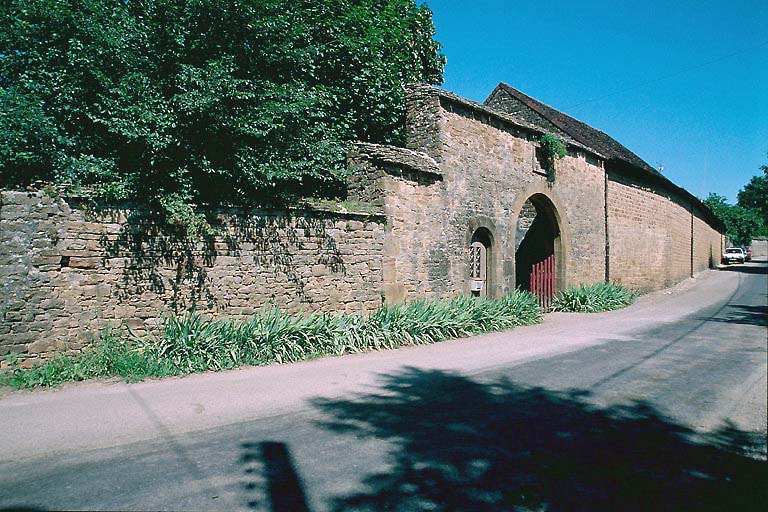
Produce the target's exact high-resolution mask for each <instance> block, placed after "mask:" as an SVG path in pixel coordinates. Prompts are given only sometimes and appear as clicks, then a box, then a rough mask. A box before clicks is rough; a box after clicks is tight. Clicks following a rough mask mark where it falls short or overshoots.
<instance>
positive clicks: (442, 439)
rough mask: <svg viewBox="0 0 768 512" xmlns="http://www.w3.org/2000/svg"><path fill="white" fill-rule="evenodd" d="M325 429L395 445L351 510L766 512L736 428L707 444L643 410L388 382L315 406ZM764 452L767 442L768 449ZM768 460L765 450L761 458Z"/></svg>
mask: <svg viewBox="0 0 768 512" xmlns="http://www.w3.org/2000/svg"><path fill="white" fill-rule="evenodd" d="M315 406H316V407H317V408H318V409H320V410H321V411H322V412H323V413H324V414H325V415H327V417H328V419H327V421H325V422H324V423H323V425H324V427H326V428H328V429H330V430H332V431H335V432H345V433H348V434H352V435H355V436H366V437H373V438H379V439H385V440H388V441H390V442H392V443H393V444H394V445H395V446H396V449H394V450H393V451H392V452H391V454H390V457H391V460H389V462H390V463H391V470H389V471H387V472H384V473H377V474H369V475H365V476H364V479H363V480H362V487H361V488H360V490H359V492H356V493H353V494H350V495H346V496H341V497H338V499H336V500H335V502H334V506H333V510H335V511H337V512H347V511H381V510H388V511H410V510H445V511H448V510H451V511H453V510H456V511H475V510H477V511H480V510H482V511H489V510H494V511H562V510H566V511H571V510H579V511H581V510H589V511H603V510H604V511H616V510H630V511H633V510H638V511H640V510H642V511H649V510H685V511H690V510H713V511H714V510H717V511H723V510H763V509H764V508H763V507H764V506H765V504H766V501H767V500H766V489H765V485H764V484H765V482H766V463H765V462H764V461H758V460H754V459H752V458H750V457H747V456H746V455H745V453H747V452H749V451H751V450H752V451H754V450H756V447H755V446H753V445H754V439H753V438H752V437H750V436H749V435H747V434H745V433H742V432H739V431H738V430H737V429H735V428H733V427H732V426H730V427H726V428H723V429H721V430H720V431H718V432H716V433H713V434H711V435H707V436H705V437H701V436H696V435H695V434H694V432H692V431H691V430H689V429H688V428H686V427H684V426H682V425H679V424H676V423H674V422H673V421H671V420H670V419H668V418H665V417H664V416H663V415H661V414H660V413H659V412H658V411H657V410H655V409H654V408H653V407H652V406H651V405H649V404H647V403H643V402H634V403H631V404H629V405H624V406H612V407H599V406H596V405H594V404H592V403H590V395H589V394H588V393H587V392H553V391H548V390H545V389H541V388H528V387H522V386H519V385H516V384H514V383H513V382H511V381H509V380H507V379H506V378H499V379H497V380H496V381H494V382H491V383H483V382H478V381H475V380H473V379H470V378H467V377H464V376H460V375H455V374H452V373H446V372H442V371H422V370H417V369H408V370H405V371H403V372H402V373H398V374H394V375H389V376H385V377H383V387H382V388H381V391H380V392H377V393H373V394H366V395H360V396H357V397H354V398H353V399H349V400H329V399H322V400H316V401H315ZM763 443H764V440H763ZM758 451H759V449H758Z"/></svg>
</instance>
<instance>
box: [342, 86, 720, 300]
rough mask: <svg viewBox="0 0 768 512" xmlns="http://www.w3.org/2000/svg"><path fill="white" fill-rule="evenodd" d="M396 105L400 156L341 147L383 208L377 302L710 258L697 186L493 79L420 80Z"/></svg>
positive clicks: (648, 270) (574, 280)
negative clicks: (403, 122)
mask: <svg viewBox="0 0 768 512" xmlns="http://www.w3.org/2000/svg"><path fill="white" fill-rule="evenodd" d="M408 112H409V113H408V141H407V146H408V148H409V149H411V150H412V151H414V152H413V153H412V154H409V155H408V156H409V158H402V157H398V155H397V154H395V153H391V152H390V150H389V149H387V148H382V147H376V146H371V145H358V146H357V148H356V151H355V152H353V154H352V155H351V165H353V166H355V167H356V168H358V169H360V172H359V173H358V174H357V175H356V176H357V177H358V179H361V180H364V181H365V183H366V186H367V188H368V189H375V192H373V193H372V192H371V191H370V190H369V191H368V192H367V193H368V196H362V195H361V196H360V198H361V199H369V198H371V197H378V198H380V199H379V201H380V202H381V203H382V205H383V206H384V212H385V214H386V218H387V230H386V239H385V243H384V255H383V274H384V276H383V277H384V289H385V297H386V299H387V300H389V301H395V302H396V301H401V300H407V299H409V298H415V297H423V296H444V295H455V294H459V293H470V292H472V291H473V290H472V289H473V288H475V289H476V290H475V291H474V292H475V293H479V294H482V295H490V296H498V295H501V294H503V293H505V292H507V291H509V290H512V289H514V288H518V287H522V288H527V289H528V288H531V287H532V286H534V283H532V282H531V279H532V270H539V273H540V274H541V273H542V272H541V269H536V267H537V266H541V264H542V263H543V262H545V261H548V262H549V265H548V266H547V267H545V269H544V270H545V271H544V272H543V274H544V275H543V277H544V280H545V281H546V280H547V279H548V280H550V283H548V284H547V283H545V286H543V291H545V292H546V291H550V292H551V291H554V292H557V291H558V290H561V289H563V288H564V287H567V286H570V285H576V284H581V283H585V284H588V283H595V282H599V281H603V280H606V281H615V282H618V283H622V284H624V285H626V286H628V287H630V288H633V289H636V290H638V291H650V290H654V289H659V288H663V287H665V286H668V285H671V284H673V283H675V282H678V281H680V280H682V279H684V278H686V277H689V276H692V275H694V274H695V273H696V272H698V271H701V270H704V269H706V268H709V267H711V266H714V265H715V264H716V263H717V260H718V259H719V257H720V253H721V247H722V243H723V238H722V232H723V230H724V229H723V226H722V224H721V223H720V221H719V220H717V219H716V218H715V217H714V216H713V215H712V213H711V212H710V211H709V209H708V208H707V207H706V206H704V205H703V204H702V203H701V202H700V201H699V200H698V199H697V198H696V197H694V196H693V195H691V194H690V193H689V192H687V191H686V190H684V189H682V188H680V187H678V186H677V185H675V184H673V183H672V182H670V181H669V180H668V179H666V178H665V177H664V176H662V175H661V174H659V173H658V172H656V170H654V169H653V168H652V167H650V166H649V165H648V164H647V163H645V162H644V161H643V160H642V159H640V158H639V157H638V156H636V155H635V154H633V153H632V152H631V151H629V150H628V149H627V148H625V147H624V146H622V145H621V144H619V143H618V142H616V141H615V140H614V139H612V138H611V137H609V136H608V135H606V134H605V133H603V132H601V131H599V130H596V129H594V128H592V127H590V126H588V125H586V124H584V123H582V122H580V121H577V120H576V119H573V118H572V117H569V116H567V115H565V114H563V113H562V112H559V111H557V110H555V109H553V108H551V107H549V106H547V105H544V104H543V103H541V102H539V101H536V100H535V99H533V98H530V97H529V96H526V95H525V94H523V93H521V92H520V91H517V90H516V89H513V88H512V87H510V86H508V85H506V84H503V83H502V84H499V86H498V87H496V89H495V90H494V91H493V92H492V93H491V95H490V96H489V97H488V99H487V100H486V101H485V103H484V104H482V105H481V104H478V103H475V102H472V101H468V100H466V99H463V98H460V97H458V96H456V95H454V94H451V93H449V92H446V91H442V90H439V89H435V88H431V87H419V88H417V89H415V90H414V91H413V93H412V94H411V96H410V100H409V105H408ZM543 134H552V135H555V136H557V137H558V138H560V139H561V140H562V141H563V142H564V143H565V144H566V145H567V149H568V153H567V155H566V156H565V157H564V158H563V159H562V160H559V161H557V163H556V165H555V172H554V175H548V173H547V171H545V169H544V168H543V166H542V157H541V154H540V152H539V146H540V144H539V142H538V141H539V140H540V138H541V136H542V135H543ZM401 154H402V151H401ZM417 158H418V159H420V160H418V161H417ZM362 188H363V187H354V186H353V187H352V189H351V192H352V193H356V191H357V190H360V189H362ZM473 247H477V249H473ZM478 258H479V259H481V262H480V264H479V265H478V264H477V259H478ZM478 268H481V269H482V270H481V272H479V273H478V272H477V269H478ZM473 274H474V275H473ZM541 277H542V276H539V279H540V278H541ZM476 281H480V283H477V282H476ZM536 287H537V288H538V290H537V291H540V292H541V291H542V283H541V282H539V283H536Z"/></svg>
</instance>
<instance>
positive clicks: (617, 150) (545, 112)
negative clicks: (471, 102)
mask: <svg viewBox="0 0 768 512" xmlns="http://www.w3.org/2000/svg"><path fill="white" fill-rule="evenodd" d="M497 91H503V92H505V93H507V94H509V95H510V96H512V97H513V98H515V99H516V100H517V101H519V102H521V103H522V104H523V105H524V106H526V107H528V108H530V109H531V110H533V111H534V112H535V113H537V114H538V115H540V116H541V117H542V118H543V119H545V120H546V121H547V122H549V123H551V124H552V125H553V126H555V127H556V128H558V129H559V130H561V131H563V132H564V133H566V134H568V136H570V137H571V138H573V139H574V140H576V141H578V142H579V143H580V144H583V145H584V146H586V147H588V148H591V149H593V150H597V151H599V152H601V153H604V154H606V155H607V156H608V157H609V158H613V159H617V160H622V161H624V162H627V163H629V164H631V165H634V166H636V167H639V168H641V169H643V170H645V171H647V172H651V173H653V174H659V172H658V171H657V170H656V169H654V168H653V167H651V166H650V165H649V164H648V163H647V162H646V161H645V160H643V159H642V158H640V157H639V156H637V155H636V154H635V153H633V152H632V151H631V150H630V149H629V148H627V147H626V146H624V145H623V144H621V143H620V142H619V141H617V140H616V139H614V138H613V137H611V136H610V135H608V134H607V133H605V132H604V131H602V130H600V129H598V128H595V127H593V126H591V125H589V124H587V123H585V122H584V121H580V120H578V119H576V118H575V117H573V116H570V115H568V114H566V113H565V112H562V111H560V110H558V109H556V108H554V107H552V106H550V105H547V104H546V103H544V102H541V101H539V100H537V99H536V98H533V97H531V96H528V95H527V94H525V93H524V92H522V91H520V90H518V89H515V88H514V87H512V86H511V85H509V84H507V83H505V82H499V85H497V86H496V88H495V89H494V90H493V92H492V93H491V94H490V95H489V96H488V98H487V99H486V100H485V104H488V103H489V102H490V100H491V98H493V97H494V95H495V94H496V92H497Z"/></svg>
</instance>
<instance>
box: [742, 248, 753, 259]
mask: <svg viewBox="0 0 768 512" xmlns="http://www.w3.org/2000/svg"><path fill="white" fill-rule="evenodd" d="M742 249H744V261H752V249H751V248H749V247H742Z"/></svg>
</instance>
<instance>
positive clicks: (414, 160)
mask: <svg viewBox="0 0 768 512" xmlns="http://www.w3.org/2000/svg"><path fill="white" fill-rule="evenodd" d="M350 152H351V153H353V154H355V156H361V157H366V158H369V159H371V160H375V161H379V162H382V163H386V164H392V165H397V166H403V167H406V168H408V169H409V170H412V171H417V172H422V173H426V174H433V175H437V176H442V175H443V173H442V172H441V171H440V167H439V166H438V165H437V162H435V160H434V159H433V158H432V157H431V156H429V155H427V154H426V153H422V152H420V151H414V150H412V149H406V148H401V147H397V146H390V145H386V144H373V143H370V142H353V143H352V144H351V148H350Z"/></svg>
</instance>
